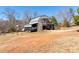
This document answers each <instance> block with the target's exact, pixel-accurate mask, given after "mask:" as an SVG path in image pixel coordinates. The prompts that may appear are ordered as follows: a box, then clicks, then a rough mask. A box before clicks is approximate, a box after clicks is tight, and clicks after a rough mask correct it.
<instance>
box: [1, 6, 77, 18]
mask: <svg viewBox="0 0 79 59" xmlns="http://www.w3.org/2000/svg"><path fill="white" fill-rule="evenodd" d="M6 8H11V9H14V10H15V11H16V12H17V14H18V15H19V16H20V17H19V16H18V18H22V17H23V13H24V11H25V10H29V12H31V13H34V12H37V13H38V14H39V15H47V16H49V17H51V16H55V17H57V15H58V13H59V12H61V11H63V10H66V9H68V8H72V9H73V10H74V11H76V9H77V8H78V7H77V6H0V13H1V12H4V11H5V9H6ZM75 13H76V12H75ZM2 18H3V19H6V16H5V15H3V14H0V19H2Z"/></svg>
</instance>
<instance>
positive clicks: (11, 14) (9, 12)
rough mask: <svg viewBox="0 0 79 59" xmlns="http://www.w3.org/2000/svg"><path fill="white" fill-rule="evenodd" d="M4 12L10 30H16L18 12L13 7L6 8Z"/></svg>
mask: <svg viewBox="0 0 79 59" xmlns="http://www.w3.org/2000/svg"><path fill="white" fill-rule="evenodd" d="M2 14H4V15H5V16H6V17H7V19H8V21H9V31H16V12H15V10H13V9H10V8H6V9H5V11H4V12H2Z"/></svg>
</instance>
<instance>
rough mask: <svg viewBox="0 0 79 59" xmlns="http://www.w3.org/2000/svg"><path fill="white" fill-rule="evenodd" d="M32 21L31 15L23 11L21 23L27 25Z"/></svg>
mask: <svg viewBox="0 0 79 59" xmlns="http://www.w3.org/2000/svg"><path fill="white" fill-rule="evenodd" d="M31 19H32V13H31V11H29V10H25V11H24V14H23V20H24V21H23V23H24V25H25V24H28V23H29V22H30V20H31Z"/></svg>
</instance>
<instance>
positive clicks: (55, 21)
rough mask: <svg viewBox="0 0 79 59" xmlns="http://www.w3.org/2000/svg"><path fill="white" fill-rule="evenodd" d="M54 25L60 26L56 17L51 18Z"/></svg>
mask: <svg viewBox="0 0 79 59" xmlns="http://www.w3.org/2000/svg"><path fill="white" fill-rule="evenodd" d="M51 21H52V24H55V25H58V22H57V20H56V18H55V17H54V16H52V18H51Z"/></svg>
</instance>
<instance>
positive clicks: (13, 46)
mask: <svg viewBox="0 0 79 59" xmlns="http://www.w3.org/2000/svg"><path fill="white" fill-rule="evenodd" d="M77 29H79V27H71V28H66V29H63V30H50V31H41V32H34V33H27V32H20V33H9V34H5V35H0V52H24V53H25V52H34V53H35V52H37V53H38V52H39V53H41V52H50V53H52V52H60V53H62V52H79V32H77V31H76V30H77Z"/></svg>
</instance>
